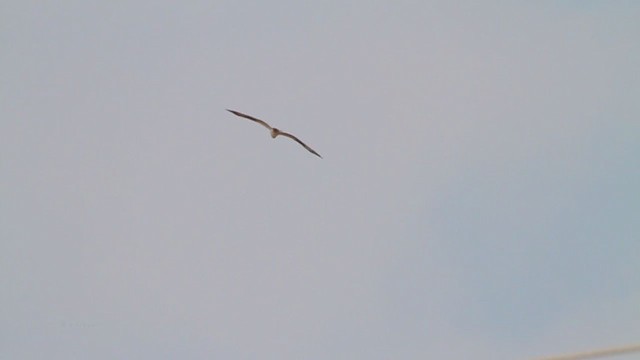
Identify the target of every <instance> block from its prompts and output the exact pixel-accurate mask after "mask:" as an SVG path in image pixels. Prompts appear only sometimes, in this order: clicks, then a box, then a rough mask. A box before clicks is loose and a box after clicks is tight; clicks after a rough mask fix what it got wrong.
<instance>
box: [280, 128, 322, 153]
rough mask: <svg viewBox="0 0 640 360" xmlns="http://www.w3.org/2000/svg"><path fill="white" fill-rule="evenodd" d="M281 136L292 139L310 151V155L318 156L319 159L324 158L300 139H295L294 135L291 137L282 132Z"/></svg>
mask: <svg viewBox="0 0 640 360" xmlns="http://www.w3.org/2000/svg"><path fill="white" fill-rule="evenodd" d="M280 135H282V136H286V137H288V138H290V139H293V140H295V141H296V142H297V143H298V144H300V145H302V146H304V148H305V149H307V150H309V152H310V153H312V154H314V155H316V156H317V157H319V158H320V159H322V156H320V154H318V153H317V152H316V151H315V150H313V149H312V148H310V147H309V146H307V144H305V143H303V142H302V141H300V139H298V138H297V137H295V136H293V135H291V134H289V133H286V132H282V131H281V132H280Z"/></svg>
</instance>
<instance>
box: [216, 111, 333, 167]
mask: <svg viewBox="0 0 640 360" xmlns="http://www.w3.org/2000/svg"><path fill="white" fill-rule="evenodd" d="M227 111H228V112H230V113H232V114H234V115H236V116H240V117H243V118H245V119H249V120H251V121H254V122H257V123H258V124H260V125H262V126H264V127H266V128H267V129H269V132H270V133H271V138H272V139H275V138H276V137H278V136H280V135H282V136H284V137H288V138H290V139H292V140H294V141H295V142H297V143H298V144H300V145H302V146H303V147H304V148H305V149H307V150H308V151H309V152H310V153H312V154H314V155H316V156H317V157H319V158H321V159H322V156H320V154H318V153H317V152H316V151H315V150H313V149H312V148H310V147H309V146H308V145H307V144H305V143H303V142H302V141H300V139H298V138H297V137H295V136H293V135H291V134H289V133H287V132H284V131H282V130H280V129H276V128H274V127H271V125H269V124H267V123H266V122H265V121H262V120H260V119H258V118H254V117H253V116H249V115H246V114H243V113H241V112H238V111H234V110H229V109H227Z"/></svg>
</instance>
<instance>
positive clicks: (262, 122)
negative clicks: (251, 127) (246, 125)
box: [227, 109, 272, 130]
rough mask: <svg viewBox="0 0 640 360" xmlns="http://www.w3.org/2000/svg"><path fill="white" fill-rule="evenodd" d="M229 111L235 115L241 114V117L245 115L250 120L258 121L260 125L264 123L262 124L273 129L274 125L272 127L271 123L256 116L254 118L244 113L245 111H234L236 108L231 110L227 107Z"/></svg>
mask: <svg viewBox="0 0 640 360" xmlns="http://www.w3.org/2000/svg"><path fill="white" fill-rule="evenodd" d="M227 111H228V112H230V113H232V114H233V115H236V116H240V117H243V118H245V119H249V120H251V121H255V122H257V123H258V124H260V125H262V126H264V127H266V128H267V129H269V130H271V129H272V127H271V126H269V124H267V123H266V122H264V121H262V120H260V119H256V118H254V117H253V116H249V115H246V114H243V113H241V112H238V111H234V110H229V109H227Z"/></svg>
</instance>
